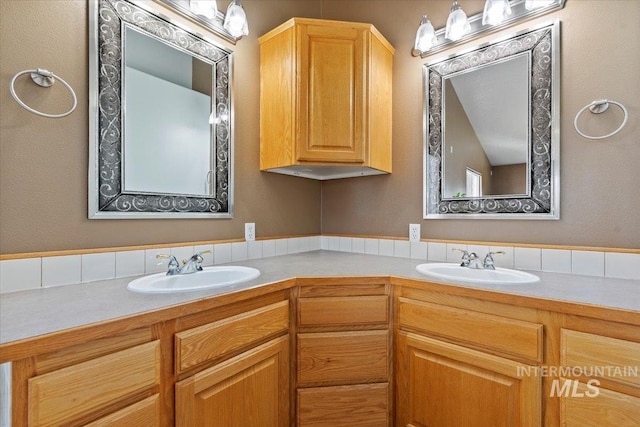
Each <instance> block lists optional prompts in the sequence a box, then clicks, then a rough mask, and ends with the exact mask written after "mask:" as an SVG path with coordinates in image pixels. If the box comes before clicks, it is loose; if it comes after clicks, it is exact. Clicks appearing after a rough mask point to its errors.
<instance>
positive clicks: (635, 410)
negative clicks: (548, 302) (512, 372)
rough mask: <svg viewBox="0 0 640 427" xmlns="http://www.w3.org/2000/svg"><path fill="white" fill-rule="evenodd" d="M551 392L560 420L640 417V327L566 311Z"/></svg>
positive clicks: (605, 422) (596, 422) (573, 424)
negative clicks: (594, 318) (572, 314)
mask: <svg viewBox="0 0 640 427" xmlns="http://www.w3.org/2000/svg"><path fill="white" fill-rule="evenodd" d="M560 365H561V366H562V368H564V369H565V370H564V371H563V372H559V374H558V376H557V377H555V378H554V381H555V382H556V384H555V386H554V391H553V394H554V396H556V397H555V399H559V400H560V425H562V426H566V427H589V426H593V427H602V426H612V427H622V426H637V425H638V424H639V423H640V331H639V330H638V328H637V327H635V328H633V327H630V326H629V325H624V324H616V323H611V322H604V321H595V320H590V319H584V318H580V317H572V316H567V318H566V319H565V321H564V322H563V325H562V328H561V329H560Z"/></svg>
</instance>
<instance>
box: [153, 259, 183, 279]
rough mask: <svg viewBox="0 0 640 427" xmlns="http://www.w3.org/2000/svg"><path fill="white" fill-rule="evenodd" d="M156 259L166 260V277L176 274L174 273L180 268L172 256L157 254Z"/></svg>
mask: <svg viewBox="0 0 640 427" xmlns="http://www.w3.org/2000/svg"><path fill="white" fill-rule="evenodd" d="M156 259H168V260H169V264H167V268H168V269H169V270H168V271H167V275H168V276H171V275H173V274H176V272H177V271H178V270H179V268H180V263H179V262H178V260H177V258H176V257H175V256H174V255H168V254H157V255H156ZM158 265H160V264H158Z"/></svg>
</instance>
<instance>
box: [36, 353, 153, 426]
mask: <svg viewBox="0 0 640 427" xmlns="http://www.w3.org/2000/svg"><path fill="white" fill-rule="evenodd" d="M159 382H160V342H159V341H152V342H150V343H147V344H142V345H139V346H136V347H132V348H129V349H127V350H122V351H119V352H116V353H113V354H109V355H107V356H103V357H99V358H97V359H93V360H90V361H87V362H83V363H79V364H77V365H73V366H69V367H67V368H63V369H59V370H57V371H52V372H49V373H47V374H44V375H40V376H37V377H33V378H30V379H29V381H28V390H29V391H28V393H29V425H39V426H50V425H62V424H67V423H70V422H72V421H73V420H75V419H77V418H79V417H80V416H83V415H85V414H89V413H91V412H94V411H97V410H100V409H102V408H105V407H107V406H108V405H110V404H113V403H115V402H117V401H119V400H121V399H124V398H127V397H130V396H134V395H135V394H138V393H141V392H144V391H145V390H148V389H150V388H152V387H153V386H155V385H156V384H159Z"/></svg>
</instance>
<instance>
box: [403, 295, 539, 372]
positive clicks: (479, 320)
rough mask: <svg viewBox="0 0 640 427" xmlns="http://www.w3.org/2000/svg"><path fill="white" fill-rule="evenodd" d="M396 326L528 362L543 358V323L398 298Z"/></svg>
mask: <svg viewBox="0 0 640 427" xmlns="http://www.w3.org/2000/svg"><path fill="white" fill-rule="evenodd" d="M398 321H399V324H400V327H401V328H402V327H409V328H413V329H417V330H420V331H423V332H427V333H431V334H435V335H437V336H441V337H446V338H450V339H452V340H455V341H457V342H462V343H467V344H473V345H476V346H478V347H481V348H484V349H488V350H493V351H495V352H498V353H501V354H505V355H511V356H516V357H519V358H522V359H525V360H527V361H531V362H542V360H543V354H542V350H543V341H542V340H543V325H541V324H537V323H531V322H525V321H522V320H515V319H509V318H506V317H500V316H494V315H491V314H485V313H479V312H475V311H470V310H465V309H460V308H453V307H446V306H441V305H437V304H431V303H427V302H422V301H416V300H410V299H407V298H402V297H400V298H398Z"/></svg>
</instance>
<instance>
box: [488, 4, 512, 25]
mask: <svg viewBox="0 0 640 427" xmlns="http://www.w3.org/2000/svg"><path fill="white" fill-rule="evenodd" d="M509 15H511V6H509V1H508V0H487V2H486V3H485V4H484V12H483V13H482V25H498V24H500V23H502V21H504V20H505V19H506V17H507V16H509Z"/></svg>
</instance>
